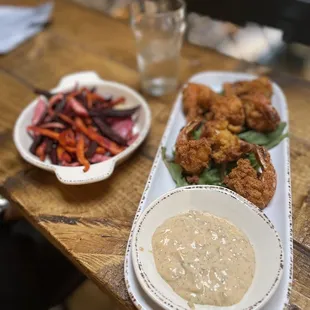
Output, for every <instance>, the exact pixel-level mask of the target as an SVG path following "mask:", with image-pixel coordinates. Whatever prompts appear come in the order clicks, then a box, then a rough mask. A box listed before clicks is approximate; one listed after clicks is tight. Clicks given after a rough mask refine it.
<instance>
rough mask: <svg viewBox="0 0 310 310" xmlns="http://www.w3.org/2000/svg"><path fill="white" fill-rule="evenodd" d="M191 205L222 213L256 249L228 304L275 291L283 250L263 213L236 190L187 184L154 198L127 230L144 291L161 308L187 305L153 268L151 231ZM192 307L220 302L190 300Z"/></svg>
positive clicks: (257, 300)
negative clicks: (242, 286) (250, 271)
mask: <svg viewBox="0 0 310 310" xmlns="http://www.w3.org/2000/svg"><path fill="white" fill-rule="evenodd" d="M190 210H198V211H204V212H208V213H211V214H213V215H216V216H218V217H220V218H225V219H226V220H228V221H229V222H231V223H233V224H234V225H235V226H237V227H238V228H239V229H240V230H241V231H243V232H244V233H245V234H246V235H247V237H248V238H249V240H250V242H251V244H252V246H253V248H254V251H255V259H256V266H255V268H256V269H255V275H254V278H253V282H252V284H251V286H250V288H249V290H248V291H247V293H246V295H245V296H244V298H243V299H242V300H241V301H240V302H239V303H238V304H236V305H233V306H230V307H225V309H227V310H241V309H251V310H254V309H259V308H260V307H261V306H262V305H264V304H265V303H266V302H267V300H268V299H269V298H270V297H271V296H272V294H273V293H274V292H275V290H276V288H277V286H278V284H279V281H280V279H281V275H282V269H283V251H282V244H281V241H280V238H279V235H278V233H277V232H276V230H275V228H274V226H273V225H272V223H271V222H270V220H269V219H268V218H267V216H266V215H265V214H264V213H263V212H262V211H261V210H260V209H258V208H257V207H255V206H254V205H253V204H251V203H250V202H248V201H247V200H246V199H244V198H242V197H241V196H240V195H238V194H236V193H234V192H232V191H231V190H228V189H226V188H222V187H217V186H189V187H181V188H177V189H175V190H172V191H170V192H168V193H166V194H164V195H162V196H161V197H160V198H158V199H156V200H155V201H153V202H152V203H151V204H150V205H149V206H148V207H147V208H146V209H145V210H144V211H143V213H142V214H141V216H140V217H139V219H138V221H137V224H136V226H135V229H134V231H133V235H132V258H133V266H134V269H135V273H136V276H137V278H138V281H139V283H140V284H141V286H142V287H143V289H144V291H145V292H146V293H147V294H148V295H149V296H150V297H151V298H152V299H153V300H154V301H155V302H157V303H158V304H159V305H161V306H162V307H163V308H164V309H166V310H181V309H182V310H190V307H189V306H188V304H187V301H186V300H184V299H183V298H181V297H180V296H179V295H177V294H176V293H175V292H174V291H173V290H172V288H171V287H170V286H169V285H168V283H167V282H166V281H164V280H163V279H162V277H161V276H160V275H159V273H158V272H157V269H156V266H155V261H154V256H153V253H152V236H153V234H154V232H155V230H156V229H157V227H158V226H160V225H161V224H162V223H163V222H164V221H165V220H167V219H168V218H171V217H173V216H176V215H179V214H181V213H185V212H188V211H190ZM195 309H197V310H217V309H221V307H217V306H207V305H195Z"/></svg>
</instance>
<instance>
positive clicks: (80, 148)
mask: <svg viewBox="0 0 310 310" xmlns="http://www.w3.org/2000/svg"><path fill="white" fill-rule="evenodd" d="M84 146H85V141H84V137H83V135H81V137H80V139H78V142H77V145H76V157H77V159H78V161H79V162H80V164H82V165H83V166H84V169H83V171H84V172H86V171H88V170H89V167H90V164H89V161H88V160H87V159H86V157H85V153H84Z"/></svg>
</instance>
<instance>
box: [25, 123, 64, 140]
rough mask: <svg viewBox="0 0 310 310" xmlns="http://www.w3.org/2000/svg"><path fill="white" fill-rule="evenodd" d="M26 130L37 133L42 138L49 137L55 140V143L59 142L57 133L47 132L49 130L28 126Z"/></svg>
mask: <svg viewBox="0 0 310 310" xmlns="http://www.w3.org/2000/svg"><path fill="white" fill-rule="evenodd" d="M27 130H30V131H33V132H35V133H38V134H40V135H42V136H45V137H49V138H51V139H54V140H57V141H58V140H59V133H58V132H54V131H52V130H49V129H45V128H40V127H36V126H29V127H28V128H27Z"/></svg>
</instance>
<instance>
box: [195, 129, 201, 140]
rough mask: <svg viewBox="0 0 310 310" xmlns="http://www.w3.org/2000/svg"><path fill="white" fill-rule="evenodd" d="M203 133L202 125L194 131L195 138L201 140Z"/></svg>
mask: <svg viewBox="0 0 310 310" xmlns="http://www.w3.org/2000/svg"><path fill="white" fill-rule="evenodd" d="M201 133H202V126H201V127H199V128H198V129H196V130H194V131H193V138H194V139H195V140H199V139H200V136H201Z"/></svg>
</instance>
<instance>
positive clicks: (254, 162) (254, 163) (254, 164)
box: [246, 153, 260, 170]
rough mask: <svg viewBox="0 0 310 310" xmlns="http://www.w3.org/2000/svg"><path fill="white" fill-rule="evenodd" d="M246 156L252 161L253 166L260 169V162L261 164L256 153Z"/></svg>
mask: <svg viewBox="0 0 310 310" xmlns="http://www.w3.org/2000/svg"><path fill="white" fill-rule="evenodd" d="M246 158H247V159H248V160H249V161H250V163H251V166H252V167H253V168H254V169H255V170H258V169H259V168H260V164H259V162H258V161H257V159H256V157H255V154H254V153H250V154H249V155H247V157H246Z"/></svg>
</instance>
